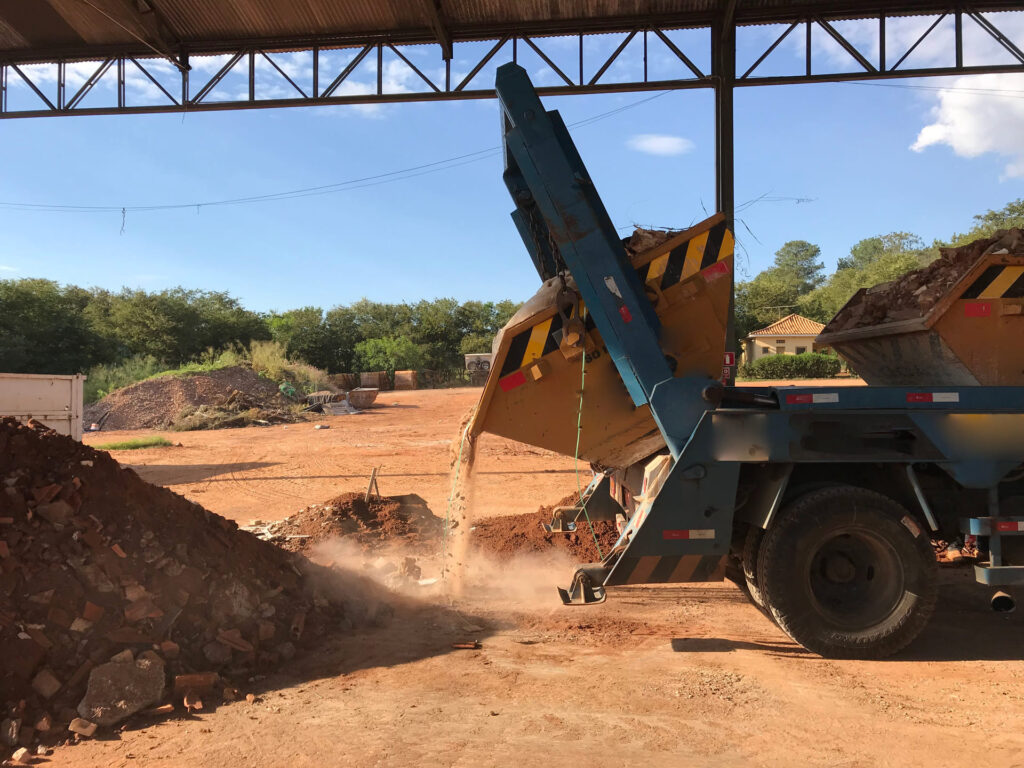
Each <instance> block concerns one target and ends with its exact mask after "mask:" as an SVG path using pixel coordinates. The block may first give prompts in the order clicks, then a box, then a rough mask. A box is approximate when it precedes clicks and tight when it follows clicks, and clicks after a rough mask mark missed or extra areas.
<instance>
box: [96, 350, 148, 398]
mask: <svg viewBox="0 0 1024 768" xmlns="http://www.w3.org/2000/svg"><path fill="white" fill-rule="evenodd" d="M165 368H167V364H166V363H163V362H161V361H160V360H157V359H156V358H155V357H153V356H152V355H135V356H134V357H129V358H128V359H127V360H122V361H121V362H120V363H112V364H110V365H96V366H93V367H92V368H90V369H89V372H88V374H87V378H86V380H85V385H84V397H85V402H87V403H95V402H96V401H97V400H100V399H102V398H104V397H106V396H107V395H109V394H110V393H111V392H113V391H114V390H115V389H120V388H121V387H127V386H128V385H129V384H134V383H135V382H137V381H142V380H143V379H148V378H149V377H151V376H154V375H156V374H158V373H160V372H161V371H163V370H164V369H165Z"/></svg>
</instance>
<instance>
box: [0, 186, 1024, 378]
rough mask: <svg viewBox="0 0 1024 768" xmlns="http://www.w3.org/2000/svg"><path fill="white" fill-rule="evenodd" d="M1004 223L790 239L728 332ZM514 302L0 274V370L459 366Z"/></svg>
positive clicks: (1021, 208) (999, 219)
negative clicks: (261, 361) (336, 295)
mask: <svg viewBox="0 0 1024 768" xmlns="http://www.w3.org/2000/svg"><path fill="white" fill-rule="evenodd" d="M1015 226H1016V227H1024V200H1017V201H1015V202H1011V203H1009V204H1008V205H1006V206H1005V207H1004V208H1002V209H999V210H991V211H987V212H985V213H983V214H979V215H978V216H975V217H974V226H973V227H972V228H971V229H970V230H969V231H968V232H965V233H962V234H956V235H953V236H952V237H951V238H950V239H949V241H945V242H941V241H936V242H934V243H932V244H931V245H930V246H926V245H925V244H924V242H923V241H922V240H921V238H920V237H918V236H917V235H914V234H911V233H908V232H893V233H890V234H885V235H879V236H876V237H869V238H867V239H865V240H861V241H860V242H859V243H857V244H856V245H854V246H853V247H852V248H851V249H850V252H849V254H848V255H846V256H844V257H842V258H840V259H839V260H838V263H837V268H836V270H835V272H833V273H832V274H831V275H827V274H826V272H825V268H824V264H823V263H822V261H821V249H820V248H819V247H818V246H817V245H814V244H812V243H809V242H806V241H804V240H794V241H790V242H788V243H786V244H785V245H783V246H782V247H781V248H780V249H779V250H778V251H777V252H776V254H775V260H774V263H773V264H772V266H771V267H769V268H768V269H766V270H764V271H763V272H761V273H760V274H758V275H757V276H756V277H754V278H753V279H751V280H748V281H745V282H739V283H737V285H736V333H737V337H738V338H743V337H744V336H746V335H747V334H748V333H750V332H751V331H753V330H756V329H757V328H761V327H764V326H766V325H768V324H770V323H772V322H774V321H776V320H778V319H779V318H781V317H785V316H786V315H788V314H790V313H793V312H796V313H798V314H801V315H804V316H806V317H809V318H812V319H814V320H818V321H819V322H823V323H825V322H828V321H829V320H830V319H831V318H832V317H833V316H834V315H835V313H836V312H838V311H839V309H840V308H842V306H843V305H844V304H845V303H846V302H847V301H848V300H849V299H850V297H851V296H852V295H853V294H854V293H855V292H856V291H857V290H859V289H860V288H866V287H869V286H872V285H876V284H878V283H882V282H886V281H889V280H894V279H896V278H898V277H901V276H902V275H904V274H906V273H907V272H909V271H910V270H912V269H917V268H918V267H921V266H924V265H925V264H927V263H928V262H930V261H932V260H933V259H934V258H936V257H937V256H938V255H939V252H938V249H939V248H940V247H942V246H947V245H953V246H956V245H962V244H964V243H967V242H970V241H971V240H974V239H976V238H979V237H984V236H986V235H990V234H991V233H992V232H994V231H996V230H997V229H1004V228H1008V227H1015ZM519 306H520V305H519V304H517V303H516V302H513V301H508V300H506V301H499V302H483V301H465V302H459V301H456V300H455V299H451V298H442V299H434V300H432V301H426V300H424V301H418V302H415V303H398V304H388V303H383V302H377V301H370V300H369V299H362V300H360V301H357V302H355V303H353V304H349V305H345V306H337V307H334V308H332V309H329V310H326V311H325V310H323V309H322V308H320V307H313V306H310V307H302V308H299V309H293V310H289V311H287V312H269V313H258V312H253V311H251V310H248V309H246V308H245V307H243V306H242V304H241V303H240V302H239V300H238V299H236V298H234V297H232V296H230V295H229V294H228V293H226V292H223V291H200V290H189V289H185V288H171V289H168V290H163V291H154V292H147V291H142V290H132V289H127V288H126V289H123V290H121V291H119V292H113V291H108V290H104V289H100V288H90V289H86V288H80V287H78V286H74V285H60V284H58V283H55V282H53V281H51V280H43V279H21V280H0V371H2V372H9V373H80V372H88V371H89V370H90V369H91V368H93V367H95V366H99V365H108V366H109V365H116V364H120V363H121V362H123V361H127V360H132V359H141V358H145V359H146V360H147V361H149V363H153V362H159V363H160V364H163V365H166V367H167V368H176V367H178V366H181V365H183V364H185V363H188V362H190V361H194V360H197V359H199V358H200V357H201V356H203V355H207V356H208V355H209V354H210V352H214V353H216V352H219V351H222V350H226V349H231V348H233V347H237V346H249V345H250V344H251V343H252V342H253V341H264V340H271V341H276V342H279V343H280V344H281V345H282V346H283V347H284V348H285V350H286V352H287V354H288V356H289V357H290V358H292V359H296V360H302V361H304V362H307V363H309V364H311V365H314V366H316V367H318V368H321V369H323V370H326V371H328V372H330V373H342V372H356V371H380V370H387V371H394V370H402V369H417V370H423V369H430V370H443V369H447V368H462V366H463V355H464V354H466V353H472V352H488V351H490V348H491V342H492V340H493V338H494V335H495V334H496V333H497V332H498V330H499V329H501V327H502V326H503V325H504V324H505V323H506V322H507V321H508V320H509V318H511V317H512V315H513V314H515V312H516V310H517V309H518V308H519Z"/></svg>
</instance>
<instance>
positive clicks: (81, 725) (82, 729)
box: [68, 717, 96, 739]
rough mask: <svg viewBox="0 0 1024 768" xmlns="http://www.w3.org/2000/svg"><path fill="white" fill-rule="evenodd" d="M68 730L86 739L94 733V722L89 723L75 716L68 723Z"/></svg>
mask: <svg viewBox="0 0 1024 768" xmlns="http://www.w3.org/2000/svg"><path fill="white" fill-rule="evenodd" d="M68 730H69V731H71V732H72V733H77V734H78V735H79V736H84V737H85V738H87V739H88V738H90V737H92V736H93V735H94V734H95V733H96V723H91V722H89V721H88V720H85V719H84V718H81V717H76V718H75V719H74V720H72V721H71V723H70V724H69V725H68Z"/></svg>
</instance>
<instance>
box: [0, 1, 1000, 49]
mask: <svg viewBox="0 0 1024 768" xmlns="http://www.w3.org/2000/svg"><path fill="white" fill-rule="evenodd" d="M434 3H437V4H438V5H439V7H440V9H441V14H442V16H443V22H444V25H445V27H446V28H447V30H448V32H449V34H450V36H451V37H452V39H453V40H456V41H459V40H474V39H482V38H489V37H497V36H499V35H501V34H504V33H510V32H520V33H523V34H531V35H543V34H567V33H573V32H578V31H601V30H604V31H614V30H627V29H633V28H637V27H640V26H658V27H662V28H672V27H685V26H707V25H708V24H709V23H710V20H711V19H712V17H713V16H715V15H716V14H721V13H722V12H723V9H724V8H726V7H727V6H728V5H729V0H516V1H515V2H509V1H508V0H372V1H368V0H287V2H285V1H284V0H0V61H9V62H14V63H20V62H27V61H45V60H53V59H54V58H93V59H95V58H101V57H103V56H106V55H117V54H125V53H127V54H132V55H148V53H149V51H148V48H147V46H146V45H145V44H144V43H142V42H141V41H140V40H139V39H138V38H142V40H144V41H146V42H148V43H151V44H155V45H157V46H158V47H160V48H161V49H163V50H170V51H173V52H175V53H178V52H182V51H191V52H194V53H227V52H233V51H236V50H239V48H240V47H241V46H243V45H245V46H257V47H261V48H264V49H266V50H285V49H288V48H290V47H292V48H294V47H298V46H300V45H306V44H311V43H313V42H320V41H323V42H325V43H328V44H332V43H333V44H338V45H342V44H345V43H346V42H347V43H350V44H354V43H355V42H356V41H357V39H358V38H366V37H375V38H376V37H382V38H385V39H389V40H393V41H395V42H400V43H414V42H429V41H431V40H433V39H434V33H433V32H432V31H431V29H432V24H431V21H430V10H429V9H430V8H431V7H432V5H433V4H434ZM972 7H973V8H974V9H976V10H1008V9H1013V8H1017V9H1019V8H1020V3H1019V2H1013V0H979V2H978V3H975V4H973V5H972ZM879 8H884V10H885V12H886V13H887V14H889V15H908V14H914V13H926V12H935V13H940V12H946V11H948V10H949V4H948V2H944V1H943V0H898V1H896V2H886V3H879V2H878V0H835V1H834V2H828V1H827V0H736V2H735V21H736V23H737V24H740V25H743V24H764V23H771V22H785V21H792V20H794V19H797V18H801V17H807V16H809V15H816V14H822V15H825V16H827V17H829V18H857V17H858V16H861V17H863V16H871V15H875V14H877V13H878V11H879Z"/></svg>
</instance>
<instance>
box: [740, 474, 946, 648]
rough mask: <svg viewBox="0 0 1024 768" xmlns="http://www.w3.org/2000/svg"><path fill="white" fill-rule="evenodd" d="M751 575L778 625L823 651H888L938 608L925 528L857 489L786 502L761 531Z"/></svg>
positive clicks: (896, 506)
mask: <svg viewBox="0 0 1024 768" xmlns="http://www.w3.org/2000/svg"><path fill="white" fill-rule="evenodd" d="M757 576H758V579H757V585H758V587H759V588H760V591H761V594H762V596H763V599H764V601H765V604H766V605H767V607H768V609H769V610H770V611H771V613H772V616H773V617H774V618H775V621H776V622H777V623H778V625H779V626H780V627H781V628H782V629H783V631H785V632H786V634H788V635H789V636H790V637H791V638H793V639H794V640H795V641H796V642H798V643H800V645H802V646H803V647H804V648H807V649H808V650H810V651H813V652H815V653H818V654H821V655H822V656H825V657H829V658H857V659H876V658H882V657H884V656H889V655H891V654H893V653H895V652H896V651H899V650H900V649H902V648H904V647H905V646H906V645H907V644H908V643H910V642H911V641H912V640H913V639H914V638H915V637H917V635H918V634H919V633H920V632H921V630H922V629H924V626H925V625H926V624H927V623H928V619H929V618H930V617H931V614H932V611H933V610H934V608H935V598H936V591H937V585H936V565H935V557H934V555H933V554H932V547H931V542H930V539H929V537H928V535H927V533H926V532H925V530H924V529H923V528H922V527H921V526H920V525H919V524H918V523H917V521H915V520H914V518H913V517H912V516H911V515H910V513H908V512H907V511H906V510H905V509H904V508H903V507H902V506H900V505H899V504H897V503H896V502H895V501H893V500H892V499H889V498H887V497H885V496H883V495H881V494H879V493H875V492H874V491H869V490H867V489H864V488H856V487H853V486H832V487H828V488H822V489H818V490H815V491H812V492H810V493H808V494H806V495H804V496H801V497H799V498H797V499H796V500H794V501H793V502H791V503H790V504H789V505H787V506H786V508H785V509H783V510H782V512H781V514H780V516H779V517H778V519H777V520H776V521H775V523H774V525H773V526H772V527H771V528H770V529H769V530H768V532H767V533H766V534H765V538H764V542H763V543H762V545H761V549H760V556H759V557H758V563H757Z"/></svg>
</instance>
